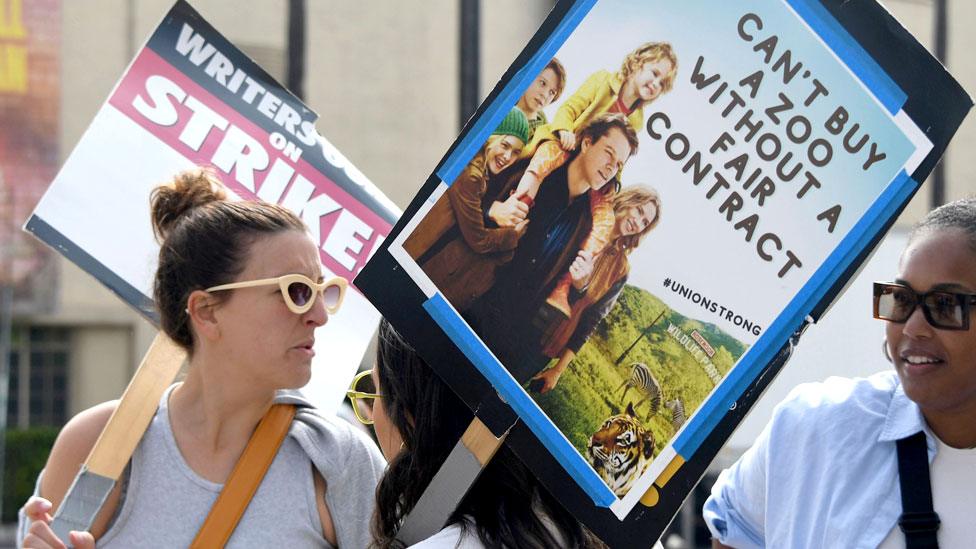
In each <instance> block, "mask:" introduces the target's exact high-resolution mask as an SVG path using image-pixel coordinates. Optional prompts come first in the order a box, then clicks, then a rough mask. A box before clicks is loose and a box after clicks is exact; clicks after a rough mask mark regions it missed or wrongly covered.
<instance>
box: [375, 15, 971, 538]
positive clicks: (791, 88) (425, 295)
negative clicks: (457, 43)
mask: <svg viewBox="0 0 976 549" xmlns="http://www.w3.org/2000/svg"><path fill="white" fill-rule="evenodd" d="M853 4H854V5H852V3H841V2H832V1H831V2H818V1H815V0H769V1H765V2H753V3H748V4H746V5H743V4H741V3H737V2H718V1H708V0H693V1H688V2H682V3H674V2H666V1H663V0H661V1H645V2H628V1H623V0H603V1H599V2H593V1H576V2H563V3H560V4H559V5H558V6H557V7H556V8H555V10H554V11H553V13H552V14H551V15H550V17H549V19H548V20H547V21H546V23H545V24H544V26H543V28H542V29H541V30H540V31H539V33H538V34H537V35H536V37H535V38H534V39H533V41H532V42H531V43H530V44H529V46H528V47H527V48H526V50H525V51H524V52H523V53H522V55H521V56H520V57H519V59H517V60H516V62H515V64H514V65H513V66H512V68H511V69H510V70H509V71H508V73H507V74H506V75H505V77H504V78H503V80H502V82H500V83H499V84H498V86H497V87H496V88H495V91H494V92H493V93H492V95H491V97H489V99H488V101H486V102H485V104H484V105H482V107H481V109H480V110H479V112H478V113H477V114H476V116H475V117H474V118H473V119H472V121H471V122H470V123H469V125H468V126H467V127H466V128H465V131H464V133H463V134H462V135H461V137H460V138H459V139H458V141H457V142H456V143H455V145H454V146H453V147H452V149H451V150H450V151H449V152H448V154H447V155H446V156H445V158H444V159H443V160H442V162H441V164H440V165H439V166H438V168H437V169H436V171H435V173H434V174H433V175H432V176H431V178H430V179H429V180H428V182H427V184H426V185H425V186H424V188H423V189H422V191H421V193H420V194H419V195H418V196H417V197H416V198H415V199H414V201H413V203H412V204H411V206H410V208H409V209H408V211H407V212H406V215H405V216H404V218H403V219H402V220H401V222H400V223H399V224H398V225H397V227H396V228H395V229H394V232H393V233H392V235H391V238H390V240H389V242H388V244H387V245H386V246H385V247H384V248H383V249H382V250H381V251H380V252H379V253H378V254H377V255H376V256H375V257H374V259H373V260H372V261H371V262H370V264H369V265H367V267H366V268H365V269H364V271H363V273H362V274H361V275H360V277H359V278H358V279H357V283H358V284H359V285H360V287H361V288H362V289H363V291H364V292H365V293H366V295H367V296H369V297H370V299H371V300H373V302H374V303H375V304H376V305H377V307H378V308H379V309H380V310H381V312H383V313H384V315H386V316H387V317H388V318H390V320H391V321H392V322H393V324H394V325H395V326H397V328H399V329H401V330H402V331H403V332H404V334H405V335H406V336H407V337H408V338H409V339H410V340H411V341H412V342H413V343H414V344H415V345H416V346H417V347H418V349H419V350H420V352H421V353H422V354H423V355H424V356H425V357H426V358H427V359H428V362H429V363H430V364H431V366H432V367H433V368H434V369H435V370H437V372H438V373H439V375H441V377H443V378H444V379H445V380H446V381H447V382H448V383H449V384H451V386H452V387H453V388H454V389H455V390H456V391H457V392H458V393H459V394H460V395H461V396H462V398H464V399H465V400H466V401H467V402H468V403H469V405H470V406H471V407H472V409H477V408H479V406H480V405H482V404H484V403H485V402H487V400H486V399H493V398H495V397H494V393H495V392H497V394H498V395H499V396H500V397H501V398H502V399H503V400H504V401H505V402H506V403H507V404H508V405H509V406H510V407H511V408H512V410H514V412H515V413H516V414H517V415H518V418H519V420H520V424H519V425H518V426H516V428H515V429H513V431H512V432H511V433H510V435H509V438H508V443H509V444H511V445H512V446H513V447H514V448H515V450H516V451H517V452H518V453H519V454H520V455H521V456H522V458H523V459H524V460H525V461H526V463H527V464H528V465H529V466H530V467H532V468H533V470H534V471H535V473H536V474H537V476H538V477H539V478H540V479H542V480H543V481H544V482H545V483H546V484H547V486H548V487H549V489H550V490H551V491H552V492H554V493H555V494H557V497H559V499H560V500H561V501H562V502H564V504H565V505H566V506H567V508H568V509H570V510H571V511H572V512H573V513H575V514H576V515H577V516H578V517H579V518H580V519H581V520H583V521H584V522H585V523H586V524H587V525H588V526H590V527H591V528H592V529H593V530H594V531H595V532H596V533H597V534H598V535H600V537H601V538H603V539H604V540H605V541H607V542H608V543H611V544H613V545H621V546H624V545H627V546H632V544H633V543H634V542H641V543H643V545H649V543H650V542H651V541H653V540H654V539H656V537H657V536H659V535H660V533H661V532H662V531H663V530H664V528H665V526H666V525H667V524H668V522H669V521H670V519H671V517H672V516H673V515H674V513H675V512H676V510H677V509H678V506H679V505H680V503H681V501H682V500H683V499H684V498H685V496H686V495H687V494H688V492H689V490H690V489H691V487H693V486H694V483H695V482H697V480H698V479H699V478H700V476H701V475H702V474H703V472H704V470H705V468H706V467H707V465H708V463H709V462H710V461H711V459H712V458H713V457H714V455H715V453H716V452H717V451H718V449H719V448H720V447H721V445H722V443H723V442H724V440H725V439H726V438H727V437H728V436H729V434H730V433H731V431H732V430H733V429H734V427H735V426H736V425H737V424H738V422H739V421H740V420H741V419H742V417H743V415H744V414H745V412H746V411H748V409H749V408H750V407H751V405H752V404H753V403H754V402H755V400H756V399H757V398H758V396H759V394H760V393H761V391H762V389H763V388H764V387H765V386H766V385H767V384H768V383H769V381H770V380H771V379H772V377H773V376H774V375H775V373H776V372H777V371H778V370H779V368H781V367H782V365H783V363H784V362H785V360H786V358H787V357H788V349H789V342H790V339H791V337H798V334H799V333H800V332H801V331H802V329H803V328H804V327H805V326H806V325H807V324H808V323H811V322H814V321H816V319H818V318H819V317H820V315H821V314H822V313H823V311H824V310H825V308H826V307H828V306H829V304H830V302H831V301H832V300H833V299H834V298H835V297H836V295H837V293H838V292H839V291H840V289H841V288H842V287H843V285H844V283H845V281H846V280H847V279H848V278H849V277H850V276H851V275H852V273H853V272H854V271H855V270H856V268H857V266H858V265H859V264H860V263H861V261H862V260H863V259H864V258H865V257H866V255H867V254H869V253H870V250H871V249H872V248H873V246H874V244H876V243H877V241H878V240H879V239H880V237H881V235H882V234H883V232H884V231H885V229H886V228H887V227H889V226H890V224H891V223H892V222H893V220H894V218H895V217H896V216H897V214H898V213H899V212H900V211H901V210H902V209H903V208H904V206H905V204H906V203H907V201H908V200H909V199H910V198H911V196H912V195H913V194H914V193H915V191H916V190H917V189H918V187H919V184H920V182H921V181H923V180H924V178H925V177H926V175H927V174H928V173H929V172H930V171H931V170H932V168H933V166H934V165H935V163H936V162H937V160H938V159H939V157H940V156H941V154H942V152H943V151H944V149H945V146H946V144H947V143H948V140H949V138H950V137H951V135H952V134H953V133H954V131H955V130H956V128H957V127H958V125H959V124H960V123H961V121H962V118H963V117H964V116H965V114H966V112H967V111H968V109H969V108H970V106H971V105H972V101H971V100H970V99H969V97H968V96H967V95H966V94H965V93H964V92H963V91H962V89H961V88H960V87H959V86H958V84H957V83H956V82H955V81H954V80H953V79H952V78H951V77H950V76H949V75H948V74H947V73H946V72H945V70H944V69H943V68H942V67H941V66H940V65H939V64H938V62H937V61H935V60H934V59H933V58H932V57H931V56H930V55H929V54H928V53H927V52H925V50H924V49H923V48H922V47H921V46H920V45H919V44H918V43H917V42H915V40H914V39H913V38H912V37H911V36H910V35H909V34H908V33H907V32H906V31H905V30H904V29H903V28H902V27H901V26H900V25H898V24H897V23H896V22H895V21H894V20H893V19H892V18H891V16H890V15H889V14H888V13H887V12H886V11H885V10H884V9H883V8H881V7H880V6H879V5H877V4H876V3H874V2H859V3H853ZM553 57H555V58H557V59H558V60H559V62H560V66H561V67H562V70H563V71H564V72H565V77H564V80H565V82H564V83H565V90H564V91H563V93H562V96H561V97H560V98H559V100H556V101H554V102H553V103H552V104H550V105H548V106H546V105H545V103H546V101H545V100H544V99H542V100H539V101H536V103H535V105H534V106H533V105H532V104H531V103H530V101H520V99H521V98H522V97H523V94H535V93H537V91H538V90H539V89H541V88H544V87H546V86H551V81H558V80H560V79H563V78H561V77H560V75H559V72H561V71H560V70H557V69H554V68H548V69H547V67H552V65H550V60H551V59H552V58H553ZM534 97H535V96H533V97H529V99H530V100H531V99H533V98H534ZM516 105H518V106H519V107H520V108H521V110H522V111H523V112H524V111H526V110H527V111H529V114H533V115H534V114H535V113H534V112H532V111H535V110H536V109H537V108H538V107H542V110H543V112H544V113H545V114H546V118H547V121H548V124H547V125H546V124H544V125H542V126H540V127H538V128H536V129H535V130H534V132H535V133H534V135H533V136H532V137H531V138H529V139H524V134H521V133H520V132H519V131H515V129H513V128H515V127H516V126H518V125H519V124H517V122H516V121H517V120H518V116H516V115H512V109H513V107H514V106H516ZM607 113H610V114H612V113H616V115H615V116H610V117H607V116H601V115H606V114H607ZM510 115H511V117H510ZM533 118H534V117H533ZM611 119H614V120H611ZM496 128H497V130H496ZM529 131H531V130H529ZM493 134H497V135H493ZM628 134H630V137H629V138H628ZM509 137H515V141H514V142H513V141H512V140H511V139H509ZM547 138H549V140H550V143H552V144H555V145H556V148H552V145H548V148H546V147H547V145H546V144H545V140H546V139H547ZM502 144H507V145H502ZM523 145H524V148H523ZM635 145H636V146H635ZM503 147H511V148H513V149H516V150H517V149H519V148H521V149H522V158H521V159H520V160H516V161H514V162H512V161H510V157H511V156H512V155H511V154H509V153H507V152H506V151H505V150H504V148H503ZM635 149H636V151H635ZM540 154H541V155H542V156H544V157H545V158H543V160H545V162H541V163H540V162H539V161H540V158H539V156H540ZM527 173H528V174H529V175H530V176H531V177H530V178H529V179H531V178H533V177H534V178H535V179H536V180H541V182H540V183H539V184H538V186H537V187H536V188H535V189H533V187H532V186H531V181H529V182H528V183H529V184H527V179H526V177H525V175H526V174H527ZM527 189H529V190H530V191H531V193H534V196H532V194H530V196H532V198H533V200H527V199H524V198H522V195H523V194H524V193H525V192H526V190H527ZM516 201H521V202H522V203H527V206H528V207H523V206H519V205H518V204H516ZM526 210H527V212H528V213H527V214H525V213H524V212H525V211H526ZM518 212H523V213H521V214H519V213H518ZM526 215H527V217H525V219H526V220H527V222H526V221H524V220H523V219H522V217H523V216H526ZM547 367H548V368H549V369H548V370H547V369H546V368H547ZM491 408H492V407H491V406H483V407H482V409H491Z"/></svg>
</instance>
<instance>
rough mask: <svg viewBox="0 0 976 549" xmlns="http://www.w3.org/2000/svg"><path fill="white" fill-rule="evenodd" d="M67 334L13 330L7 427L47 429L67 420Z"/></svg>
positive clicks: (60, 328) (53, 329)
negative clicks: (46, 426)
mask: <svg viewBox="0 0 976 549" xmlns="http://www.w3.org/2000/svg"><path fill="white" fill-rule="evenodd" d="M69 351H70V330H69V329H68V328H66V327H63V326H15V327H14V329H13V332H12V334H11V349H10V370H9V372H10V376H9V378H8V392H7V397H8V400H7V426H8V427H17V428H22V429H23V428H27V427H36V426H41V425H50V426H55V427H60V426H61V425H63V424H64V423H65V422H66V421H67V420H68V356H69Z"/></svg>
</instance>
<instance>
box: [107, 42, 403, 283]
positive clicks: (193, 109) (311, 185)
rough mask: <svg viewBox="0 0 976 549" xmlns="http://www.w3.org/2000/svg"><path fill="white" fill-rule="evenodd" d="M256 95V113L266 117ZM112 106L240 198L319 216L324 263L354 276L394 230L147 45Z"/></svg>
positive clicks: (320, 245) (120, 87) (121, 85)
mask: <svg viewBox="0 0 976 549" xmlns="http://www.w3.org/2000/svg"><path fill="white" fill-rule="evenodd" d="M259 100H260V96H258V97H257V98H256V99H255V100H254V107H255V111H254V116H264V115H263V114H262V113H260V112H259V111H258V110H257V103H258V102H259ZM109 104H111V105H112V106H113V107H115V108H117V109H118V110H119V111H121V112H122V113H124V114H125V115H126V116H128V117H129V118H131V119H132V120H133V121H134V122H136V123H137V124H139V125H140V126H141V127H143V128H145V129H146V130H147V131H149V132H150V133H151V134H153V135H154V136H156V137H158V138H159V139H160V140H162V141H163V142H164V143H166V145H168V146H170V147H171V148H172V149H173V150H175V151H177V152H179V153H180V154H182V155H183V156H185V157H186V158H187V159H189V160H190V161H191V162H193V163H195V164H199V165H209V166H213V167H214V168H215V171H216V172H217V174H218V176H219V177H220V178H221V181H222V182H223V183H224V184H225V185H226V186H227V187H228V188H229V189H231V190H233V191H234V193H236V194H237V195H238V196H240V197H242V198H245V199H256V198H259V199H263V200H267V201H269V202H277V203H280V204H283V205H285V206H288V207H290V208H291V209H292V210H293V211H297V212H301V214H302V216H303V217H308V218H309V219H306V220H305V222H306V223H310V220H311V219H313V218H314V217H318V222H319V226H318V229H319V231H318V232H319V235H320V238H319V253H320V255H321V256H322V263H323V265H325V266H326V267H328V268H329V269H330V270H332V271H333V272H335V273H336V274H339V275H341V276H344V277H346V278H348V279H349V280H352V279H353V278H354V277H355V276H356V274H357V273H358V272H359V270H360V269H361V268H362V267H363V265H365V264H366V260H367V259H368V258H369V256H370V253H371V251H372V249H373V247H374V246H376V244H377V240H378V239H379V238H381V237H382V238H385V237H386V236H387V235H389V233H390V229H391V228H392V227H391V225H390V224H389V223H387V222H386V221H385V220H384V219H383V218H382V217H381V216H379V215H377V214H376V213H374V212H373V211H372V210H370V209H369V208H368V207H366V206H365V205H363V204H362V203H361V202H359V201H358V200H356V199H355V198H353V197H352V196H351V195H349V193H347V192H346V191H345V190H344V189H343V188H342V187H340V186H339V185H336V184H335V182H333V181H332V180H331V179H329V178H328V177H326V176H325V175H324V174H322V173H321V172H319V171H318V170H316V169H315V168H314V167H312V166H311V165H310V164H309V163H308V162H306V161H305V160H303V159H299V160H298V161H297V162H294V161H292V160H291V159H290V158H288V157H287V156H286V155H285V154H284V153H282V152H281V151H279V150H277V149H276V148H275V147H273V146H272V145H271V134H269V133H268V132H267V131H265V130H264V129H263V128H261V127H259V126H258V125H257V124H255V123H254V122H252V121H251V120H249V119H248V118H247V117H245V116H243V115H242V114H241V113H240V112H238V111H236V110H234V109H233V108H231V107H230V106H228V105H227V104H226V103H224V102H223V101H221V100H220V99H217V98H216V97H214V96H213V95H212V94H211V93H210V92H208V91H207V90H205V89H204V88H203V87H201V86H200V85H199V84H197V83H196V82H194V81H193V80H191V79H190V78H189V77H187V76H186V75H185V74H183V73H182V72H180V71H179V70H177V69H176V68H175V67H173V66H172V65H170V64H169V63H168V62H166V61H165V60H164V59H163V58H161V57H160V56H159V55H157V54H156V53H155V52H153V51H152V50H150V49H149V48H144V49H143V50H142V51H141V52H140V53H139V55H138V57H136V60H135V61H134V62H133V63H132V66H131V67H130V68H129V71H128V72H127V73H126V74H125V76H124V77H123V79H122V81H121V82H120V83H119V85H118V87H117V88H116V90H115V93H114V94H112V97H110V98H109ZM281 134H282V135H284V136H285V137H286V138H289V137H290V139H289V140H290V141H293V142H296V141H297V139H296V138H294V137H291V136H290V135H288V134H287V132H286V131H284V130H282V132H281ZM307 154H316V151H311V152H309V153H307ZM265 184H267V185H265ZM310 224H311V223H310ZM315 228H316V227H314V226H313V227H312V231H313V234H314V233H315ZM363 233H366V234H363Z"/></svg>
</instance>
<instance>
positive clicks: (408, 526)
mask: <svg viewBox="0 0 976 549" xmlns="http://www.w3.org/2000/svg"><path fill="white" fill-rule="evenodd" d="M506 436H507V435H505V434H503V435H502V436H500V437H496V436H495V435H494V434H493V433H492V432H491V429H489V428H488V427H487V426H486V425H485V424H484V423H482V422H481V420H480V419H478V418H477V417H475V418H474V419H473V420H472V421H471V424H470V425H468V428H467V429H466V430H465V431H464V434H462V435H461V440H459V441H458V443H457V444H456V445H455V446H454V449H453V450H451V453H450V454H449V455H448V456H447V459H446V460H444V463H443V464H442V465H441V468H440V469H438V471H437V474H436V475H434V478H433V479H431V481H430V484H428V485H427V489H426V490H424V493H423V494H421V496H420V499H419V500H417V504H416V505H414V507H413V510H411V511H410V514H409V515H407V518H406V519H404V521H403V526H402V527H401V528H400V530H399V531H398V532H397V539H398V540H400V541H402V542H403V543H405V544H407V545H413V544H415V543H417V542H419V541H422V540H424V539H427V538H429V537H430V536H432V535H434V534H436V533H437V532H439V531H440V530H441V528H443V527H444V523H445V522H447V517H449V516H451V513H453V512H454V509H456V508H457V506H458V503H460V502H461V499H462V498H464V495H465V494H467V493H468V490H469V489H470V488H471V486H472V485H473V484H474V483H475V481H476V480H478V476H479V475H480V474H481V471H482V470H483V469H484V468H485V466H486V465H488V462H489V461H491V458H492V457H494V455H495V452H497V451H498V449H499V448H501V446H502V443H503V442H504V441H505V437H506Z"/></svg>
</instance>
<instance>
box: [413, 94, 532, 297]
mask: <svg viewBox="0 0 976 549" xmlns="http://www.w3.org/2000/svg"><path fill="white" fill-rule="evenodd" d="M528 140H529V122H528V120H527V119H526V117H525V114H524V113H523V112H522V111H521V110H519V109H517V108H512V110H511V111H509V113H508V114H507V115H506V116H505V118H503V119H502V122H501V124H499V125H498V127H497V128H495V131H494V132H492V134H491V136H490V137H489V138H488V140H487V141H486V142H485V145H484V146H483V147H482V148H481V151H479V152H478V154H476V155H475V157H474V159H472V160H471V162H470V163H469V164H468V165H467V167H465V168H464V171H462V172H461V174H460V175H459V176H458V177H457V179H455V180H454V183H453V184H452V185H451V186H450V187H449V188H448V189H447V190H446V191H445V192H444V195H443V196H442V197H440V198H439V199H438V200H437V202H436V203H434V206H433V207H432V208H431V210H430V212H429V213H428V214H427V216H426V217H424V220H423V221H421V222H420V224H419V225H418V226H417V229H416V230H415V231H414V232H413V233H412V234H411V235H410V237H409V238H407V240H406V241H405V242H404V245H403V247H404V249H406V250H407V253H409V254H410V255H411V257H413V258H414V259H416V261H417V264H418V265H420V267H421V268H422V269H423V270H424V272H425V273H427V276H429V277H430V279H431V281H432V282H434V284H436V285H437V288H438V289H439V290H440V291H441V293H442V294H444V297H445V298H446V299H447V300H448V301H449V302H450V303H451V304H452V305H454V307H455V308H456V309H457V310H459V311H464V310H466V309H467V308H468V306H469V305H470V304H471V303H472V302H473V301H474V300H475V299H477V298H478V297H479V296H480V295H481V294H482V293H484V292H485V291H486V290H487V289H488V288H490V287H491V284H492V282H494V276H495V269H496V267H497V266H498V265H501V264H503V263H505V262H507V261H508V260H510V259H511V258H512V250H514V249H515V246H516V245H517V244H518V241H519V238H521V237H522V235H523V234H524V233H525V229H526V227H527V225H528V221H527V220H521V221H519V222H517V223H515V224H513V225H512V226H509V227H489V226H487V225H486V224H485V216H484V212H483V211H482V206H481V203H482V200H484V197H485V193H486V192H487V191H488V188H489V186H491V184H492V181H494V180H495V179H496V178H497V176H498V175H499V174H500V173H502V172H503V171H504V170H505V169H506V168H508V167H509V166H511V165H512V163H513V162H515V159H517V158H518V156H519V153H520V152H521V151H522V147H523V146H525V143H526V142H527V141H528Z"/></svg>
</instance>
